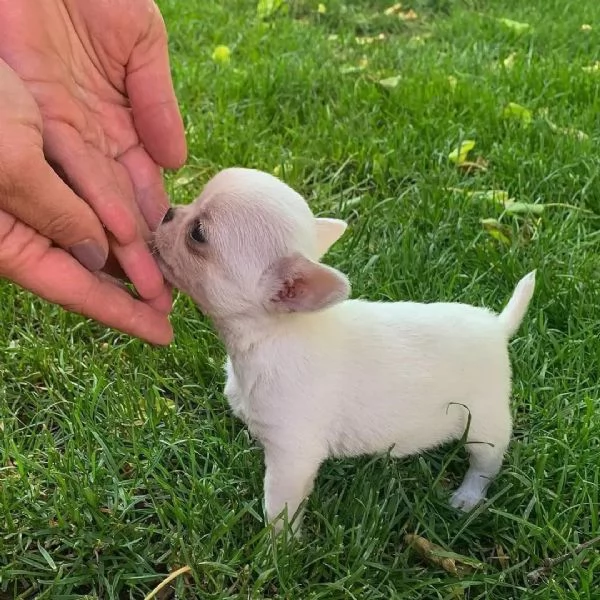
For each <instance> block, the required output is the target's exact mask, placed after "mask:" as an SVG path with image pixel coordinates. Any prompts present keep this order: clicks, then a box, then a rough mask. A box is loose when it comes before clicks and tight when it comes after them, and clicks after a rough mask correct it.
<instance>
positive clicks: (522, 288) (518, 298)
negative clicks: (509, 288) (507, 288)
mask: <svg viewBox="0 0 600 600" xmlns="http://www.w3.org/2000/svg"><path fill="white" fill-rule="evenodd" d="M534 288H535V271H532V272H531V273H528V274H527V275H525V277H523V279H521V281H519V283H517V287H516V288H515V291H514V292H513V295H512V296H511V298H510V300H509V301H508V304H507V305H506V306H505V307H504V310H503V311H502V312H501V313H500V314H499V315H498V319H499V320H500V323H501V324H502V326H503V327H504V330H505V331H506V334H507V336H508V337H509V338H511V337H512V336H513V335H514V334H515V333H516V332H517V329H519V326H520V325H521V321H522V320H523V317H524V316H525V313H526V312H527V307H528V306H529V302H530V301H531V297H532V296H533V290H534Z"/></svg>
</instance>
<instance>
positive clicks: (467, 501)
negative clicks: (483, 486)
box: [450, 486, 485, 512]
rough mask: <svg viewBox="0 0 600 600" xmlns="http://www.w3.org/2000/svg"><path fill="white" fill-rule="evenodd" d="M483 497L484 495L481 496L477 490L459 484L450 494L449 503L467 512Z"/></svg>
mask: <svg viewBox="0 0 600 600" xmlns="http://www.w3.org/2000/svg"><path fill="white" fill-rule="evenodd" d="M484 499H485V496H482V495H481V494H480V493H479V492H478V491H477V490H473V489H471V488H468V487H463V486H461V487H459V488H458V489H457V490H456V491H455V492H454V494H452V498H450V505H451V506H452V507H454V508H458V509H460V510H462V511H464V512H469V511H470V510H473V509H474V508H475V507H476V506H477V505H478V504H479V503H480V502H481V501H482V500H484Z"/></svg>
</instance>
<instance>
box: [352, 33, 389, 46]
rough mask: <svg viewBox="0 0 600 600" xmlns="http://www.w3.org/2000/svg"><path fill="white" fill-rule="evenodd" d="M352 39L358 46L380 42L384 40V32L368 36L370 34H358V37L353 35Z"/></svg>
mask: <svg viewBox="0 0 600 600" xmlns="http://www.w3.org/2000/svg"><path fill="white" fill-rule="evenodd" d="M354 40H355V41H356V43H357V44H359V45H360V46H364V45H365V44H372V43H373V42H381V41H382V40H385V33H380V34H379V35H375V36H370V35H364V36H359V37H355V38H354Z"/></svg>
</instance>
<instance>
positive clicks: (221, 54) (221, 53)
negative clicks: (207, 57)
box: [212, 46, 231, 64]
mask: <svg viewBox="0 0 600 600" xmlns="http://www.w3.org/2000/svg"><path fill="white" fill-rule="evenodd" d="M212 59H213V60H214V61H215V62H216V63H219V64H225V63H228V62H229V61H230V60H231V50H230V49H229V48H228V47H227V46H217V47H216V48H215V49H214V50H213V53H212Z"/></svg>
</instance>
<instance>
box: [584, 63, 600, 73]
mask: <svg viewBox="0 0 600 600" xmlns="http://www.w3.org/2000/svg"><path fill="white" fill-rule="evenodd" d="M581 70H582V71H584V72H585V73H598V72H599V71H600V61H596V62H595V63H592V64H591V65H589V66H587V67H581Z"/></svg>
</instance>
